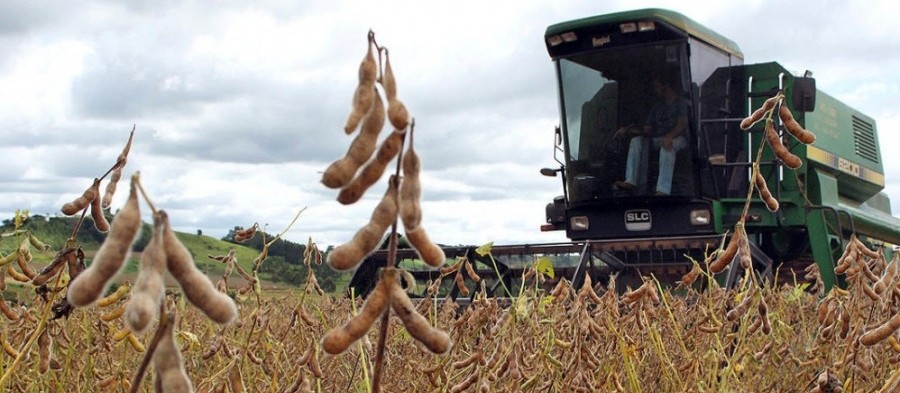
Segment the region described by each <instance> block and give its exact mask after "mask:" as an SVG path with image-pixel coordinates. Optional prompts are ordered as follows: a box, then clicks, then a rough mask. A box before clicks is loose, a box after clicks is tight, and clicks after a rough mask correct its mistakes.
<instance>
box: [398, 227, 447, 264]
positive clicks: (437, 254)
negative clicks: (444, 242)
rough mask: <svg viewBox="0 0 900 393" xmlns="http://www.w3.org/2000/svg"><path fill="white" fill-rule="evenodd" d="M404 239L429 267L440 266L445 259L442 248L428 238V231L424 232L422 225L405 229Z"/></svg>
mask: <svg viewBox="0 0 900 393" xmlns="http://www.w3.org/2000/svg"><path fill="white" fill-rule="evenodd" d="M406 240H407V241H409V244H410V245H411V246H413V247H414V248H415V249H416V252H417V253H418V254H419V257H421V258H422V260H423V261H425V263H427V264H428V265H429V266H431V267H438V266H441V265H443V264H444V262H445V261H446V260H447V258H446V255H444V250H442V249H441V248H440V247H438V245H437V244H434V243H433V242H432V241H431V239H429V238H428V233H426V232H425V228H423V227H422V226H419V227H418V228H415V229H413V230H407V231H406Z"/></svg>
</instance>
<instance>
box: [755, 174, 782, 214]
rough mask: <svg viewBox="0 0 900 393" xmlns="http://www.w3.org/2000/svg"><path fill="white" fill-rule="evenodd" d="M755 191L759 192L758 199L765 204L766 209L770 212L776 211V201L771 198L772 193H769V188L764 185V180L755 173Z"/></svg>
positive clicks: (760, 175)
mask: <svg viewBox="0 0 900 393" xmlns="http://www.w3.org/2000/svg"><path fill="white" fill-rule="evenodd" d="M755 179H756V189H757V190H759V197H760V198H761V199H762V200H763V201H764V202H765V203H766V208H767V209H769V211H770V212H775V211H778V199H775V197H774V196H772V192H771V191H769V186H768V185H767V184H766V179H765V178H764V177H763V176H762V174H760V173H759V172H756V178H755Z"/></svg>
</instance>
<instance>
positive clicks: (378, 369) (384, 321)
mask: <svg viewBox="0 0 900 393" xmlns="http://www.w3.org/2000/svg"><path fill="white" fill-rule="evenodd" d="M415 128H416V119H415V118H413V119H412V122H411V123H410V125H409V133H408V135H409V139H410V145H412V134H413V130H414V129H415ZM404 144H406V138H405V137H404V138H403V139H402V140H401V141H400V153H398V154H397V168H396V170H395V173H394V175H393V176H391V178H390V180H388V181H389V182H391V183H392V184H390V185H388V187H399V184H397V183H399V182H400V168H401V163H402V162H403V147H404V146H403V145H404ZM395 259H397V217H394V222H393V223H392V224H391V235H390V237H389V238H388V259H387V268H393V267H394V266H395ZM390 315H391V308H390V307H386V308H385V309H384V313H383V314H381V326H379V327H378V345H377V347H376V352H375V369H374V370H373V371H372V372H373V375H372V391H373V392H375V393H378V392H380V391H381V374H382V373H383V371H384V348H385V347H386V346H387V333H388V324H389V323H390V321H391V320H390Z"/></svg>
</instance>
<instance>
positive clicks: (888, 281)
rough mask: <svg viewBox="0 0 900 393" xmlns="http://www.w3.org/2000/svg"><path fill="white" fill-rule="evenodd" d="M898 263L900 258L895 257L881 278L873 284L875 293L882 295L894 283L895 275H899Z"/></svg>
mask: <svg viewBox="0 0 900 393" xmlns="http://www.w3.org/2000/svg"><path fill="white" fill-rule="evenodd" d="M898 264H900V260H897V259H895V260H894V261H892V262H891V263H890V264H889V265H888V266H887V268H886V269H885V270H884V274H882V275H881V278H880V279H878V281H877V282H876V283H875V285H873V286H872V289H874V290H875V293H877V294H879V295H881V294H882V293H884V291H885V290H886V289H888V288H890V287H892V286H893V285H894V277H895V276H896V275H897V265H898Z"/></svg>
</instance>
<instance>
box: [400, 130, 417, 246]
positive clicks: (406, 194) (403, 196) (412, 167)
mask: <svg viewBox="0 0 900 393" xmlns="http://www.w3.org/2000/svg"><path fill="white" fill-rule="evenodd" d="M402 167H403V183H402V184H400V219H401V220H402V221H403V227H404V228H406V230H407V231H409V230H413V229H416V228H418V227H419V224H420V223H421V222H422V207H421V202H420V199H421V197H422V186H421V183H420V182H419V173H420V172H421V167H422V164H421V160H419V155H418V154H416V149H415V148H414V145H413V131H412V130H410V132H409V148H407V149H406V153H405V154H404V155H403V163H402Z"/></svg>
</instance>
